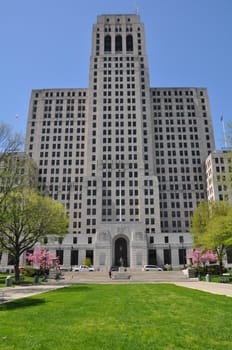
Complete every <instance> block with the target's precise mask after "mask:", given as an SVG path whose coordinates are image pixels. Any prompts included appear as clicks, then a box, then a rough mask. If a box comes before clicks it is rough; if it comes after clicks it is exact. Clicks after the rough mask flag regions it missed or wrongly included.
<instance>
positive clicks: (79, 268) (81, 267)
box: [72, 265, 95, 272]
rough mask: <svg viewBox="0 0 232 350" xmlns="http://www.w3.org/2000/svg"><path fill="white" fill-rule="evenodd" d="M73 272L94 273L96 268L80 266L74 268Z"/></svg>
mask: <svg viewBox="0 0 232 350" xmlns="http://www.w3.org/2000/svg"><path fill="white" fill-rule="evenodd" d="M72 271H79V272H81V271H89V272H92V271H95V269H94V267H93V266H87V265H80V266H74V267H73V268H72Z"/></svg>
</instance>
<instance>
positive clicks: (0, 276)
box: [0, 273, 41, 288]
mask: <svg viewBox="0 0 232 350" xmlns="http://www.w3.org/2000/svg"><path fill="white" fill-rule="evenodd" d="M7 276H11V278H12V285H15V275H14V274H13V273H0V288H3V287H6V277H7ZM20 278H21V281H22V282H23V283H28V284H33V283H34V277H29V276H23V275H20ZM40 281H41V278H40Z"/></svg>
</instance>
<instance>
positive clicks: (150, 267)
mask: <svg viewBox="0 0 232 350" xmlns="http://www.w3.org/2000/svg"><path fill="white" fill-rule="evenodd" d="M143 271H163V269H162V267H159V266H157V265H144V266H143Z"/></svg>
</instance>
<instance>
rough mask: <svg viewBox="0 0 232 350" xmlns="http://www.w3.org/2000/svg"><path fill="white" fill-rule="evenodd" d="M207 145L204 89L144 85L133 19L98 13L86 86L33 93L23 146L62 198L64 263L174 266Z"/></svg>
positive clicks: (184, 241) (143, 59)
mask: <svg viewBox="0 0 232 350" xmlns="http://www.w3.org/2000/svg"><path fill="white" fill-rule="evenodd" d="M213 149H214V140H213V131H212V122H211V116H210V110H209V105H208V97H207V91H206V89H200V88H199V89H196V88H162V89H159V88H150V82H149V69H148V60H147V55H146V47H145V33H144V27H143V24H142V23H141V22H140V17H139V16H138V15H137V14H136V15H135V14H131V15H130V14H129V15H102V16H98V18H97V23H96V24H95V25H94V26H93V34H92V54H91V60H90V75H89V87H88V89H46V90H33V92H32V97H31V102H30V109H29V118H28V127H27V141H26V152H27V153H28V154H29V155H30V156H31V157H32V158H33V159H34V160H35V161H36V163H37V166H38V169H39V180H40V183H41V186H42V188H43V189H44V191H46V192H47V193H48V194H49V195H51V196H52V197H53V198H55V199H57V200H59V201H62V202H63V203H64V204H65V206H66V208H67V210H68V212H69V216H70V227H69V232H70V233H69V234H68V235H67V236H66V237H65V238H64V241H63V243H62V244H61V245H60V244H59V243H58V242H57V243H56V242H55V243H54V241H53V242H51V243H49V244H50V246H49V249H51V250H52V249H54V250H57V253H58V254H59V256H60V260H61V262H62V264H63V265H65V266H69V265H70V264H71V265H74V264H81V263H83V262H84V260H85V258H86V257H89V258H90V259H91V260H92V263H93V264H94V265H95V266H96V267H99V268H100V269H108V268H109V267H110V266H111V265H124V266H127V267H132V268H141V266H142V265H144V264H147V263H150V264H152V263H153V264H154V263H159V264H161V263H165V264H166V263H167V264H172V265H173V266H178V265H180V264H184V263H185V262H186V250H187V249H188V248H190V247H191V244H192V241H191V236H190V234H189V233H188V228H189V225H190V219H191V214H192V211H193V210H194V208H195V207H196V205H197V203H198V202H199V201H200V200H202V199H205V198H206V184H205V178H204V174H205V173H204V161H205V159H206V158H207V156H208V154H209V153H210V152H211V151H212V150H213Z"/></svg>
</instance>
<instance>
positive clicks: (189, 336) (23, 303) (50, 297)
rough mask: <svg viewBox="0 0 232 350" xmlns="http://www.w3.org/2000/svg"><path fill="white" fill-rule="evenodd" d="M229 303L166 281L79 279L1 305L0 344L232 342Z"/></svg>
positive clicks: (192, 348) (155, 347) (189, 345)
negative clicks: (91, 282)
mask: <svg viewBox="0 0 232 350" xmlns="http://www.w3.org/2000/svg"><path fill="white" fill-rule="evenodd" d="M231 310H232V299H231V298H228V297H224V296H218V295H213V294H208V293H204V292H200V291H194V290H191V289H187V288H182V287H177V286H175V285H171V284H129V285H127V284H117V285H116V284H115V285H114V284H108V285H76V286H71V287H68V288H64V289H60V290H56V291H54V292H48V293H44V294H41V295H37V296H34V297H29V298H25V299H21V300H17V301H15V302H11V303H6V304H2V305H0V349H4V350H9V349H10V350H12V349H24V350H27V349H30V350H34V349H40V350H41V349H44V350H50V349H54V350H59V349H62V350H82V349H83V350H84V349H85V350H88V349H94V350H100V349H101V350H116V349H118V350H127V349H130V350H136V349H138V350H141V349H149V350H161V349H162V350H173V349H176V350H181V349H185V350H201V349H207V350H210V349H212V350H217V349H218V350H219V349H220V350H221V349H223V350H227V349H228V350H231V349H232V334H231V333H232V332H231Z"/></svg>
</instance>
